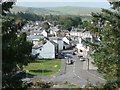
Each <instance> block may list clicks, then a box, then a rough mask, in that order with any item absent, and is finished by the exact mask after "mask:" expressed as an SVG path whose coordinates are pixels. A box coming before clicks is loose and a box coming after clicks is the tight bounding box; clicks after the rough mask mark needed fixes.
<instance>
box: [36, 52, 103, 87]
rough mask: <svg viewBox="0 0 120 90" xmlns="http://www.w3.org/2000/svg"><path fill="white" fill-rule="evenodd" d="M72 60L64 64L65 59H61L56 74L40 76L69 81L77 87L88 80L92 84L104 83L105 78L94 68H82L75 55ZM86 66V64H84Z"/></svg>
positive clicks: (52, 79)
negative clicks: (71, 62) (70, 62)
mask: <svg viewBox="0 0 120 90" xmlns="http://www.w3.org/2000/svg"><path fill="white" fill-rule="evenodd" d="M63 52H64V53H66V54H67V53H70V52H72V50H65V51H63ZM71 56H72V60H74V61H75V62H74V63H73V64H71V65H66V63H65V62H66V60H67V59H62V60H61V61H62V67H61V69H60V71H59V72H58V73H57V74H54V75H52V76H49V77H42V79H43V80H45V81H49V82H50V81H52V82H66V81H67V82H69V83H72V84H74V85H76V86H78V87H82V86H84V85H85V84H86V83H87V82H88V81H90V82H91V83H92V84H96V83H97V82H101V83H104V82H105V80H104V79H103V78H102V76H101V75H99V74H98V73H97V72H96V71H95V70H89V71H88V70H84V69H83V62H82V61H80V60H79V58H78V57H77V55H72V54H71ZM86 67H87V66H86ZM35 78H36V80H38V79H40V78H39V76H36V77H35Z"/></svg>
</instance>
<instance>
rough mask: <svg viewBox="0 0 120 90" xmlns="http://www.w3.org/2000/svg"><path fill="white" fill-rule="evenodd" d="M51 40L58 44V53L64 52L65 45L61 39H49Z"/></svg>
mask: <svg viewBox="0 0 120 90" xmlns="http://www.w3.org/2000/svg"><path fill="white" fill-rule="evenodd" d="M49 39H50V40H51V41H54V42H55V43H57V44H58V51H61V50H63V45H64V43H63V40H62V38H61V37H49Z"/></svg>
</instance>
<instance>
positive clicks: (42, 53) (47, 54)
mask: <svg viewBox="0 0 120 90" xmlns="http://www.w3.org/2000/svg"><path fill="white" fill-rule="evenodd" d="M56 50H57V48H56V44H55V43H53V42H51V41H49V40H46V43H45V44H43V45H38V46H37V47H33V48H32V55H38V56H37V57H38V58H49V59H54V58H55V55H56Z"/></svg>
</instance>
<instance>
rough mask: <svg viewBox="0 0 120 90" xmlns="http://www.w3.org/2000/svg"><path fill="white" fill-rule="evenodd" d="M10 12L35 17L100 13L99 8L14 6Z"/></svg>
mask: <svg viewBox="0 0 120 90" xmlns="http://www.w3.org/2000/svg"><path fill="white" fill-rule="evenodd" d="M11 11H12V12H14V13H17V12H26V13H35V14H37V15H48V14H53V15H89V14H90V13H91V12H100V11H101V9H100V8H92V7H71V6H65V7H49V8H48V7H46V8H34V7H18V6H15V7H14V8H13V9H11Z"/></svg>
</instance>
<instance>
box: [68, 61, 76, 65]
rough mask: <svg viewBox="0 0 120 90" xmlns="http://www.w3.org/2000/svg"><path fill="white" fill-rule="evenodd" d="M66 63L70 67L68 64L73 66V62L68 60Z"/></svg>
mask: <svg viewBox="0 0 120 90" xmlns="http://www.w3.org/2000/svg"><path fill="white" fill-rule="evenodd" d="M66 63H67V64H68V65H70V64H73V63H74V61H73V60H68V61H67V62H66Z"/></svg>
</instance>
